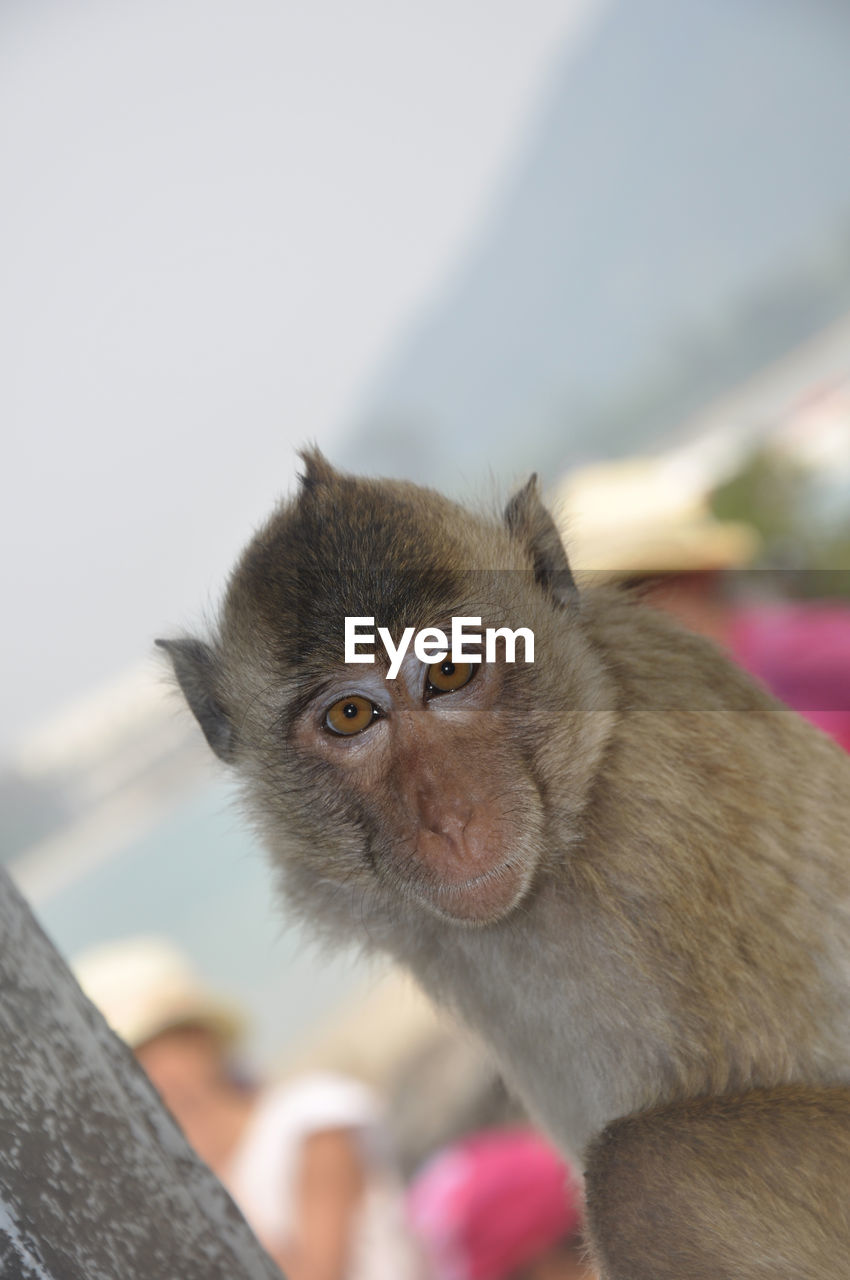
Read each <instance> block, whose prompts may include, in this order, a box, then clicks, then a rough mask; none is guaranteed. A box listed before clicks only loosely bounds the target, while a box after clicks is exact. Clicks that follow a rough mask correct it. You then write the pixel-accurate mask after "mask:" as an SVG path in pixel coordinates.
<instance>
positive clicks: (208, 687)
mask: <svg viewBox="0 0 850 1280" xmlns="http://www.w3.org/2000/svg"><path fill="white" fill-rule="evenodd" d="M156 643H157V644H158V645H159V647H160V649H164V650H165V652H166V653H167V654H168V656H169V658H170V659H171V663H172V666H173V667H174V674H175V676H176V677H177V683H178V684H179V685H180V688H181V689H182V690H183V694H184V696H185V698H186V701H187V702H188V704H189V707H190V709H191V711H192V713H193V715H194V717H195V719H196V720H197V722H198V724H199V725H200V726H201V728H202V729H203V731H204V737H205V738H206V740H207V742H208V743H209V744H210V746H211V747H212V749H213V751H214V752H215V754H216V755H217V756H218V757H219V759H220V760H224V761H225V762H226V763H227V764H230V763H231V762H232V760H233V757H234V754H235V747H236V735H235V733H234V731H233V724H232V722H231V720H230V717H229V716H228V715H227V713H226V711H225V710H224V708H223V707H222V705H221V703H220V702H219V701H218V698H217V697H216V695H215V692H214V689H215V660H214V658H213V654H212V650H211V649H210V647H209V645H207V644H204V643H203V641H202V640H194V639H191V638H189V639H185V640H157V641H156Z"/></svg>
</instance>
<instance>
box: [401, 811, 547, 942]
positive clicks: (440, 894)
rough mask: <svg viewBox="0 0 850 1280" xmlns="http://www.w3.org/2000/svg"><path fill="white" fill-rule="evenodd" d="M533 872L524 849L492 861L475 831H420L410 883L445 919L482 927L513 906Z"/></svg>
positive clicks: (415, 893) (488, 851)
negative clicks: (455, 833) (456, 834)
mask: <svg viewBox="0 0 850 1280" xmlns="http://www.w3.org/2000/svg"><path fill="white" fill-rule="evenodd" d="M411 871H412V872H413V874H412V875H410V872H411ZM532 874H533V865H532V861H531V859H530V858H529V857H527V856H523V852H522V851H520V850H518V851H517V852H515V853H512V854H510V855H508V856H505V857H502V858H498V859H497V860H494V858H493V854H492V851H491V850H490V849H488V848H487V847H486V846H485V847H482V844H481V840H480V837H479V838H478V839H476V837H475V834H474V833H466V832H465V833H464V834H463V835H461V836H460V837H458V838H452V837H448V836H445V835H442V834H438V833H436V832H422V833H420V837H419V840H418V841H417V843H416V854H415V864H414V866H413V867H408V875H409V880H408V884H409V888H410V889H411V890H412V892H413V895H414V896H415V897H416V899H417V900H418V901H419V902H420V903H422V905H423V906H425V907H427V908H428V909H429V910H430V911H433V912H435V913H436V914H437V915H439V916H442V917H443V918H444V919H450V920H456V921H458V922H460V923H464V924H477V925H482V924H491V923H493V922H494V921H496V920H499V919H501V918H502V917H503V916H505V915H507V914H508V912H510V911H512V910H513V908H514V907H515V906H516V905H517V904H518V903H519V901H520V899H521V898H522V897H523V896H524V894H525V892H526V890H527V889H528V887H529V884H530V883H531V878H532Z"/></svg>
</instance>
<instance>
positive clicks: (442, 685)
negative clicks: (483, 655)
mask: <svg viewBox="0 0 850 1280" xmlns="http://www.w3.org/2000/svg"><path fill="white" fill-rule="evenodd" d="M474 674H475V665H474V664H473V663H472V662H452V660H451V658H446V659H444V661H443V662H433V663H432V664H431V666H430V667H429V668H428V688H429V689H431V690H433V691H435V692H436V693H454V691H455V689H462V688H463V686H464V685H465V684H469V682H470V680H471V679H472V677H473V675H474Z"/></svg>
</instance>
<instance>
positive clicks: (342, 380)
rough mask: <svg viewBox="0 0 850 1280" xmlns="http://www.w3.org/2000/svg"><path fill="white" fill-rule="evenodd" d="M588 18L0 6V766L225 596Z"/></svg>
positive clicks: (541, 8) (499, 0)
mask: <svg viewBox="0 0 850 1280" xmlns="http://www.w3.org/2000/svg"><path fill="white" fill-rule="evenodd" d="M596 8H597V4H596V3H595V0H524V3H523V4H522V5H520V4H519V3H507V2H506V0H496V2H495V3H494V0H461V2H460V3H457V0H453V2H451V3H450V2H449V0H432V3H431V4H429V5H412V4H404V5H402V4H399V3H398V2H397V0H360V3H358V4H356V5H352V4H347V3H344V0H319V2H318V3H311V4H299V3H295V2H294V0H289V2H288V3H285V2H282V0H281V2H278V3H273V2H272V0H238V3H237V2H236V0H230V2H228V0H136V2H135V3H133V2H132V0H124V2H123V3H118V4H116V3H114V0H109V2H103V3H98V2H96V0H77V2H76V3H75V4H73V5H68V4H65V3H62V2H61V0H52V2H51V0H19V2H18V3H7V4H5V5H4V6H3V7H2V9H0V172H1V173H2V175H3V197H2V200H0V280H1V281H2V284H0V349H2V376H0V422H2V424H3V440H4V445H3V466H2V472H0V504H2V521H3V526H2V532H3V543H4V556H3V569H2V575H3V576H2V596H3V617H4V626H3V632H4V669H5V679H4V681H3V685H2V708H1V709H0V710H2V714H1V715H0V750H3V749H5V748H8V747H9V746H10V744H11V743H13V742H14V740H15V738H16V737H17V736H18V735H19V733H20V732H21V731H22V730H24V729H26V728H27V727H29V726H31V725H32V724H34V723H35V722H37V721H39V720H41V719H43V718H44V717H45V716H46V715H47V714H49V713H50V712H51V711H52V710H53V709H54V708H56V707H57V706H58V705H60V704H61V703H62V702H64V701H65V700H66V699H68V698H70V697H72V696H74V695H76V694H78V693H79V692H81V691H82V690H84V689H85V688H87V687H89V686H94V685H96V684H98V683H99V682H100V681H101V680H103V679H105V678H107V677H108V676H111V675H113V674H114V673H115V672H116V671H119V670H121V669H122V668H123V667H124V666H125V665H127V664H129V663H131V662H133V661H134V660H136V659H138V658H139V657H140V656H142V655H144V654H145V653H146V652H147V651H148V649H149V646H150V642H151V639H152V638H153V636H154V635H156V634H159V633H161V632H163V631H166V632H167V631H171V630H174V629H175V628H178V627H180V626H181V625H186V624H190V625H191V624H192V623H194V622H196V621H197V620H198V619H199V617H200V615H201V612H202V610H203V608H204V607H205V606H209V605H210V604H212V603H213V602H214V600H215V598H216V595H217V592H218V590H219V588H220V586H221V583H222V577H223V574H224V572H225V569H226V567H227V565H228V564H229V562H230V560H231V558H232V556H233V554H234V553H235V551H236V550H237V549H238V547H239V546H240V545H241V544H242V542H243V541H244V540H245V537H246V535H247V534H248V533H249V532H250V529H251V527H252V526H253V525H254V524H256V523H257V522H258V521H259V520H260V519H261V517H262V516H263V515H264V514H266V512H267V511H268V509H269V507H270V505H271V503H272V502H273V500H274V498H275V496H276V495H277V494H279V493H280V492H281V491H282V490H283V489H285V488H286V487H287V485H288V483H289V481H290V479H291V476H292V474H293V470H294V460H293V453H292V448H293V445H294V444H298V443H300V442H302V441H304V440H307V439H310V438H313V439H318V440H319V441H320V442H321V443H323V444H325V445H327V446H328V447H329V449H330V451H331V452H332V450H333V440H334V434H335V432H336V431H338V429H339V425H340V423H341V422H342V421H343V420H344V418H345V417H346V415H347V414H348V413H350V412H351V410H352V409H353V406H354V404H355V403H356V398H357V396H358V394H359V392H360V391H361V390H362V388H363V387H364V385H365V383H366V381H367V380H368V378H369V377H370V375H371V374H372V373H373V372H374V370H375V368H376V365H377V364H378V363H379V362H380V360H381V358H382V355H383V354H384V352H385V351H386V349H387V347H388V346H389V343H390V342H391V340H392V338H393V336H394V335H395V334H396V333H397V331H398V327H399V326H400V325H401V324H403V323H404V322H405V321H406V319H407V318H408V317H409V316H410V315H411V313H412V311H413V310H414V309H415V308H416V307H417V306H419V305H422V303H423V302H425V301H426V300H427V298H428V297H429V296H430V295H431V294H432V293H433V292H435V291H436V290H437V289H438V288H439V287H440V285H441V283H442V282H443V280H444V279H445V278H446V275H447V273H449V272H450V271H451V269H452V265H453V263H454V262H455V261H457V260H458V259H459V257H460V256H461V254H462V252H463V248H464V245H465V244H467V243H468V241H469V238H470V237H471V236H472V235H473V234H474V231H475V227H476V225H477V224H478V222H479V220H480V219H481V218H482V217H483V216H485V211H486V208H487V204H488V200H489V199H490V198H491V197H492V196H493V193H494V191H496V190H497V189H498V184H499V181H500V178H501V176H502V175H503V173H504V171H505V168H506V166H509V165H510V163H511V161H512V158H513V157H514V156H515V155H516V153H517V150H518V148H519V146H520V143H521V139H522V137H523V133H524V130H525V129H526V127H527V126H528V125H529V123H530V122H531V121H532V120H533V118H534V112H535V109H536V107H537V104H538V102H539V99H540V95H541V93H542V92H543V91H544V89H545V83H546V77H547V75H548V74H549V73H550V71H551V69H552V67H553V65H554V63H555V61H556V59H557V58H558V56H559V55H560V54H561V53H562V51H563V47H564V42H565V40H566V39H568V38H569V37H570V36H571V35H572V34H574V33H575V32H577V31H579V30H580V29H581V27H582V25H583V21H584V19H585V18H586V17H587V15H588V14H589V13H592V12H593V11H595V9H596Z"/></svg>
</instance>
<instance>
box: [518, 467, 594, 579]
mask: <svg viewBox="0 0 850 1280" xmlns="http://www.w3.org/2000/svg"><path fill="white" fill-rule="evenodd" d="M505 525H506V526H507V530H508V533H510V535H511V536H512V537H513V538H516V539H517V540H518V541H519V542H521V543H522V544H523V546H524V547H525V548H526V550H527V551H528V553H529V555H530V556H531V563H532V565H533V567H534V576H535V578H536V579H537V581H538V582H539V583H540V585H541V586H542V587H544V588H545V589H546V590H547V591H548V592H549V593H550V594H551V595H552V596H553V597H554V598H555V599H556V600H557V601H558V602H559V603H561V604H568V603H570V602H572V601H574V600H575V599H577V597H578V588H577V587H576V584H575V579H574V578H573V575H572V570H571V569H570V563H569V561H568V559H567V553H566V551H565V550H564V544H563V542H562V541H561V535H560V534H559V533H558V529H557V527H556V525H555V521H554V520H553V519H552V517H551V515H550V514H549V512H548V511H547V510H546V508H545V507H544V505H543V502H542V500H541V497H540V490H539V488H538V486H537V475H536V473H535V474H534V475H533V476H532V477H531V479H530V480H529V481H528V483H527V484H525V485H523V487H522V488H521V489H520V490H518V491H517V493H515V494H514V496H513V497H512V498H511V500H510V502H509V503H508V505H507V506H506V507H505Z"/></svg>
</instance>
